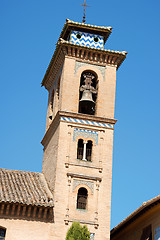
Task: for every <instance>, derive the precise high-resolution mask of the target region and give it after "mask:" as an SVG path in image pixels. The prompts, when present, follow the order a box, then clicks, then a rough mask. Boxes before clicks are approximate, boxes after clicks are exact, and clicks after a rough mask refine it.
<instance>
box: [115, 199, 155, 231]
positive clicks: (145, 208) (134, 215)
mask: <svg viewBox="0 0 160 240" xmlns="http://www.w3.org/2000/svg"><path fill="white" fill-rule="evenodd" d="M159 203H160V195H158V196H157V197H155V198H152V199H151V200H149V201H147V202H144V203H143V204H142V205H141V206H140V207H139V208H137V209H136V210H135V211H134V212H132V213H131V214H130V215H129V216H128V217H127V218H125V219H124V220H123V221H122V222H120V223H119V224H118V225H117V226H116V227H114V228H113V229H112V230H111V236H113V235H115V234H117V233H118V232H120V231H121V230H122V229H123V228H124V227H126V226H127V225H129V224H130V223H132V222H133V221H134V220H135V219H137V218H138V217H140V216H141V215H142V214H143V213H144V212H146V211H148V210H149V209H151V208H152V207H154V206H155V205H157V204H159Z"/></svg>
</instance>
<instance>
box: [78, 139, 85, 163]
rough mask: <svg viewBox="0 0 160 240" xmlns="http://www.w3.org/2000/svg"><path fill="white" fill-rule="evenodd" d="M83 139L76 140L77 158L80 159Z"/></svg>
mask: <svg viewBox="0 0 160 240" xmlns="http://www.w3.org/2000/svg"><path fill="white" fill-rule="evenodd" d="M83 147H84V145H83V140H82V139H79V140H78V147H77V159H80V160H82V158H83Z"/></svg>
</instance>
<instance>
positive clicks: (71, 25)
mask: <svg viewBox="0 0 160 240" xmlns="http://www.w3.org/2000/svg"><path fill="white" fill-rule="evenodd" d="M83 29H84V30H87V32H90V33H97V34H99V35H102V36H103V37H104V42H106V40H107V39H108V37H109V35H110V34H111V32H112V27H104V26H97V25H91V24H86V23H79V22H74V21H71V20H69V19H66V22H65V24H64V27H63V29H62V32H61V34H60V38H63V39H65V40H67V37H68V34H69V33H70V31H71V30H81V31H82V30H83Z"/></svg>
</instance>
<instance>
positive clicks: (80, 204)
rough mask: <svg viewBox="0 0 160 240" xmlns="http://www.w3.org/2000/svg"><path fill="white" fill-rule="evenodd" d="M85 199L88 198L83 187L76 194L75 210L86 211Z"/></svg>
mask: <svg viewBox="0 0 160 240" xmlns="http://www.w3.org/2000/svg"><path fill="white" fill-rule="evenodd" d="M87 198H88V191H87V189H86V188H84V187H81V188H80V189H79V190H78V194H77V209H87Z"/></svg>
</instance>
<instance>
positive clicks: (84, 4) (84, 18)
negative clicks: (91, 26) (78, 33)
mask: <svg viewBox="0 0 160 240" xmlns="http://www.w3.org/2000/svg"><path fill="white" fill-rule="evenodd" d="M81 5H82V6H83V7H84V13H83V23H85V22H86V7H90V6H89V5H86V0H84V3H83V4H81Z"/></svg>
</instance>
